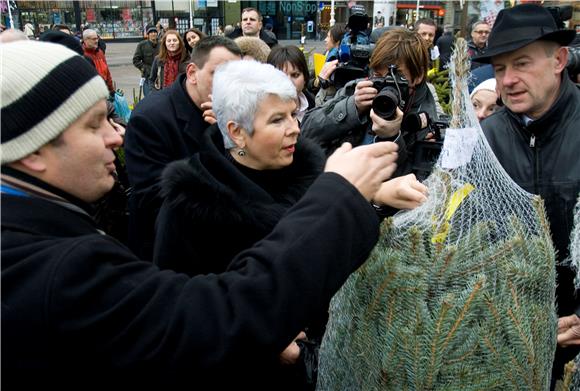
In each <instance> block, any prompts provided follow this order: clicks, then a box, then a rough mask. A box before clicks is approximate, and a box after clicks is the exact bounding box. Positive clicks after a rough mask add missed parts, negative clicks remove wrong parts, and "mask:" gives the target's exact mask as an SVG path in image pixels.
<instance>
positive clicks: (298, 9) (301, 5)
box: [280, 1, 318, 15]
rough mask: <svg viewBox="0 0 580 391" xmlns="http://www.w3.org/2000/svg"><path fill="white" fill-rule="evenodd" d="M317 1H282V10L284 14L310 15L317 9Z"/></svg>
mask: <svg viewBox="0 0 580 391" xmlns="http://www.w3.org/2000/svg"><path fill="white" fill-rule="evenodd" d="M317 9H318V8H317V5H316V2H313V1H281V2H280V11H282V14H284V15H308V14H315V13H316V11H317Z"/></svg>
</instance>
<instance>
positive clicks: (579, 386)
mask: <svg viewBox="0 0 580 391" xmlns="http://www.w3.org/2000/svg"><path fill="white" fill-rule="evenodd" d="M570 262H571V263H572V266H573V267H574V268H575V270H576V278H575V279H574V285H575V286H576V289H577V290H578V289H580V197H578V202H577V203H576V208H575V209H574V227H573V228H572V233H571V234H570ZM569 389H570V390H574V391H576V390H580V354H579V355H578V356H576V358H575V359H574V367H573V368H572V379H571V384H570V387H569Z"/></svg>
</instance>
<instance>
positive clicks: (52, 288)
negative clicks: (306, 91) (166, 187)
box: [0, 41, 396, 391]
mask: <svg viewBox="0 0 580 391" xmlns="http://www.w3.org/2000/svg"><path fill="white" fill-rule="evenodd" d="M0 60H1V61H0V63H1V64H0V66H1V72H0V75H1V82H2V86H1V91H0V93H1V100H0V117H1V119H0V121H1V128H2V129H1V130H2V132H1V133H2V144H1V150H0V152H1V161H2V181H1V194H0V203H1V206H2V213H1V215H0V221H1V226H2V237H1V240H0V246H1V250H0V251H1V255H2V262H1V267H2V281H1V282H2V295H1V300H2V313H1V317H0V318H1V322H2V324H1V328H2V360H1V370H0V372H1V373H2V388H3V389H5V390H13V389H16V390H33V389H45V388H46V389H58V390H60V391H64V390H79V389H80V390H87V389H88V390H109V389H110V390H121V389H127V390H134V389H138V390H149V389H158V390H174V389H181V388H184V384H185V385H190V388H194V389H206V388H211V389H227V390H229V389H264V388H261V387H259V386H257V385H256V383H257V381H267V380H270V379H268V378H267V377H268V374H269V373H270V372H269V371H267V370H266V371H262V372H263V373H262V372H261V373H260V376H259V379H257V378H256V376H255V369H256V368H260V370H262V369H263V368H265V366H264V365H262V364H266V363H268V362H270V359H271V358H274V357H277V356H278V354H280V352H281V351H282V350H283V349H284V348H285V347H286V346H288V345H289V344H290V343H291V342H292V340H293V339H294V337H295V336H296V334H298V332H299V331H300V330H301V329H302V327H303V325H304V324H308V322H309V320H310V314H316V313H320V312H321V311H322V310H323V309H324V308H327V307H328V302H329V301H330V298H331V297H332V295H333V294H334V293H335V292H336V291H337V290H338V289H339V288H340V286H341V285H342V284H343V283H344V281H345V280H346V279H347V277H348V275H349V274H350V273H351V272H353V271H354V270H356V269H357V268H358V267H359V266H360V265H361V264H362V263H363V262H364V261H365V260H366V258H367V255H368V254H369V252H370V251H371V250H372V248H373V246H374V244H375V243H376V241H377V238H378V235H379V219H378V218H377V216H376V213H375V211H374V209H373V208H372V206H371V205H370V203H369V202H368V200H370V199H371V198H373V199H374V200H375V202H377V197H381V198H382V195H383V194H385V193H386V192H385V191H378V190H377V189H379V186H382V185H381V184H382V183H383V182H384V181H385V180H386V179H387V178H388V176H389V175H390V174H391V173H392V172H393V171H394V169H395V165H394V161H395V160H396V154H395V153H393V152H394V151H395V150H396V145H395V144H393V143H376V144H373V145H369V146H364V147H361V148H356V149H353V150H350V147H349V146H343V147H341V148H339V151H338V152H337V153H336V154H335V155H334V156H332V157H330V158H329V159H328V163H327V167H326V169H327V171H331V172H327V173H324V174H322V175H320V177H319V178H318V179H317V181H315V182H314V183H313V184H312V186H311V187H310V189H309V190H308V192H307V193H306V194H305V195H304V197H303V198H302V199H301V200H300V202H299V203H298V204H296V205H295V206H294V207H293V208H292V210H291V211H289V212H288V213H287V214H286V215H285V216H284V218H283V219H282V220H280V222H279V223H278V224H277V225H276V227H275V228H274V230H273V232H272V233H271V235H269V236H268V238H266V239H265V240H263V241H261V242H259V243H257V244H256V245H255V246H254V247H253V248H251V249H247V250H245V251H244V252H242V253H241V254H240V255H239V256H237V257H236V258H234V259H233V260H232V262H231V263H230V265H229V267H228V271H227V273H224V274H221V275H207V276H196V277H194V278H192V279H189V278H188V277H187V276H186V275H183V274H177V273H173V272H172V271H170V270H163V271H160V270H159V269H158V268H156V266H155V265H153V264H152V263H151V262H145V261H140V260H139V259H137V257H136V256H135V255H134V254H132V253H131V252H130V250H129V249H127V248H126V247H125V246H123V245H122V244H121V243H119V242H118V241H116V240H115V239H113V238H111V237H110V236H108V235H105V234H103V233H102V232H100V231H99V230H98V229H97V227H96V225H95V222H94V221H93V220H92V219H91V218H90V216H89V214H87V212H86V203H90V202H93V201H95V200H96V199H98V198H99V197H101V196H102V195H103V194H105V193H106V192H107V191H109V189H110V188H111V187H112V186H113V176H112V174H113V170H114V165H113V160H114V155H113V151H112V150H113V149H114V148H116V147H117V146H119V145H120V144H121V137H120V136H119V134H118V133H117V132H116V131H115V130H114V129H113V127H112V126H111V125H110V124H109V122H108V121H107V109H106V105H105V98H106V96H107V88H106V86H105V83H104V81H103V79H102V78H101V77H100V76H99V75H98V74H97V72H96V71H95V69H94V67H92V66H91V65H89V63H88V62H87V61H86V60H85V59H84V58H83V57H81V56H79V55H77V54H75V53H74V52H73V51H71V50H69V49H67V48H65V47H64V46H62V45H57V44H51V43H45V42H35V41H19V42H13V43H8V44H3V45H0ZM387 183H388V182H387ZM353 184H355V185H353ZM328 194H333V195H335V196H334V197H333V202H331V203H329V202H328ZM381 198H379V200H378V202H384V201H383V200H382V199H381ZM328 243H331V244H332V245H330V246H329V245H328ZM195 261H197V260H195V259H192V262H195ZM200 261H201V262H209V261H208V260H200ZM210 261H211V260H210ZM321 282H322V283H321ZM264 374H265V375H266V376H263V375H264ZM268 389H272V388H268Z"/></svg>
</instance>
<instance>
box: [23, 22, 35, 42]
mask: <svg viewBox="0 0 580 391" xmlns="http://www.w3.org/2000/svg"><path fill="white" fill-rule="evenodd" d="M24 35H26V37H27V38H28V39H35V34H34V25H33V24H32V22H31V21H30V20H28V21H27V22H26V23H25V24H24Z"/></svg>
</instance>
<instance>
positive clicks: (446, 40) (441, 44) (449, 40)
mask: <svg viewBox="0 0 580 391" xmlns="http://www.w3.org/2000/svg"><path fill="white" fill-rule="evenodd" d="M454 43H455V37H454V36H453V25H451V24H446V25H445V26H443V35H441V36H440V37H439V39H438V40H437V42H436V45H437V47H438V48H439V54H440V56H439V70H440V71H441V70H443V69H447V64H448V63H449V60H450V59H451V53H452V52H453V45H454Z"/></svg>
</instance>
